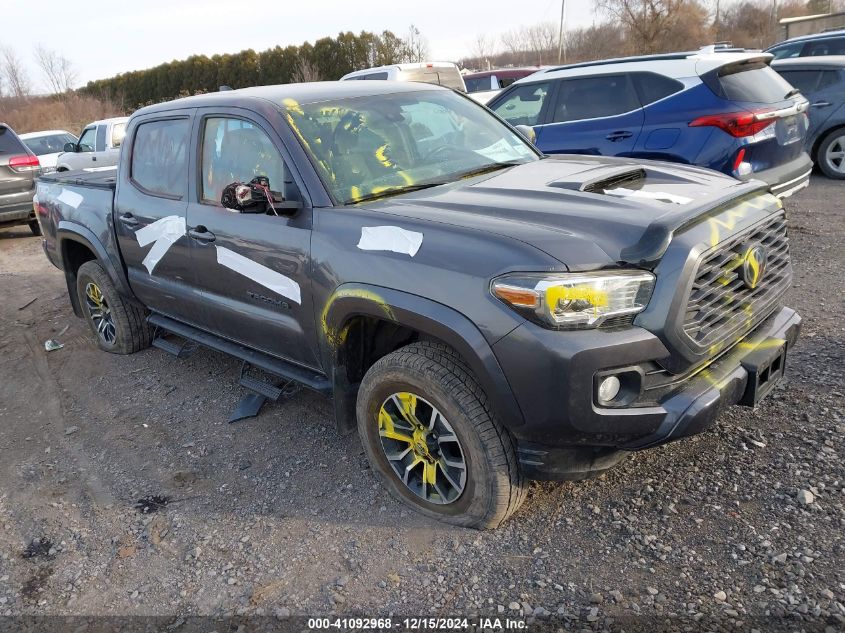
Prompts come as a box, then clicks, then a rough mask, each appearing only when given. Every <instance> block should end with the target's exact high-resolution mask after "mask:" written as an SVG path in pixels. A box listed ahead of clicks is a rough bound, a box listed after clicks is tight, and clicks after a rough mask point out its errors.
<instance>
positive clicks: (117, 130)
mask: <svg viewBox="0 0 845 633" xmlns="http://www.w3.org/2000/svg"><path fill="white" fill-rule="evenodd" d="M124 136H126V123H115V124H114V125H113V126H112V129H111V146H112V147H120V145H121V144H122V143H123V137H124Z"/></svg>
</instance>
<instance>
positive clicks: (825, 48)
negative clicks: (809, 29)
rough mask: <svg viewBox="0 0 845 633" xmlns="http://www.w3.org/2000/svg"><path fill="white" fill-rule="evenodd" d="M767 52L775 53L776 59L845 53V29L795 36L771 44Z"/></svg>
mask: <svg viewBox="0 0 845 633" xmlns="http://www.w3.org/2000/svg"><path fill="white" fill-rule="evenodd" d="M766 52H767V53H771V54H772V55H774V57H775V59H789V58H791V57H823V56H825V55H845V29H839V30H837V31H826V32H824V33H813V34H812V35H801V36H800V37H793V38H792V39H789V40H786V41H783V42H779V43H777V44H775V45H774V46H770V47H769V48H767V49H766Z"/></svg>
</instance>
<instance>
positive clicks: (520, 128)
mask: <svg viewBox="0 0 845 633" xmlns="http://www.w3.org/2000/svg"><path fill="white" fill-rule="evenodd" d="M514 129H515V130H516V131H517V132H519V133H520V134H522V136H524V137H525V140H527V141H528V142H529V143H531V144H532V145H534V144H535V143H536V142H537V133H536V132H535V131H534V128H533V127H531V126H530V125H516V126H514Z"/></svg>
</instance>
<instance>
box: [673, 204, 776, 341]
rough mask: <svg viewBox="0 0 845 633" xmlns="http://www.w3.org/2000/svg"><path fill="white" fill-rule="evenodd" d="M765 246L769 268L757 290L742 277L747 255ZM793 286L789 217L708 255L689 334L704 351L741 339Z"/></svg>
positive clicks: (690, 310) (690, 305)
mask: <svg viewBox="0 0 845 633" xmlns="http://www.w3.org/2000/svg"><path fill="white" fill-rule="evenodd" d="M758 245H759V246H762V247H763V248H764V249H765V250H766V255H767V264H766V267H765V270H764V273H763V276H762V278H761V280H760V281H759V282H758V283H757V285H756V287H754V288H749V287H748V286H747V285H746V284H745V282H744V281H743V280H742V278H741V277H740V274H739V268H740V266H741V263H742V255H743V254H744V253H745V252H746V251H747V249H749V248H751V247H754V246H758ZM791 281H792V266H791V264H790V261H789V240H788V239H787V235H786V215H785V213H784V212H783V211H781V212H780V213H778V214H776V215H775V216H774V217H772V218H769V219H768V220H766V221H764V222H763V223H761V224H758V225H757V226H754V227H751V228H750V229H748V230H747V231H744V232H742V233H739V234H737V235H734V236H732V237H730V238H729V239H727V240H725V241H724V242H721V243H720V244H718V245H717V246H715V247H714V248H713V249H711V250H710V251H708V252H706V253H705V254H704V256H703V257H702V259H701V261H700V262H699V264H698V269H697V271H696V273H695V279H694V281H693V284H692V289H691V290H690V295H689V299H688V300H687V307H686V313H685V315H684V320H683V332H684V334H685V335H686V336H687V337H688V338H689V340H690V341H691V342H692V343H693V344H694V345H696V346H698V347H699V348H700V349H706V348H711V347H713V346H719V345H721V344H722V343H723V342H725V341H729V340H732V339H736V338H739V337H740V336H742V335H744V334H745V333H746V332H748V331H749V330H750V329H751V328H753V327H754V326H755V325H756V324H757V323H759V322H760V321H762V320H763V319H764V318H765V317H767V316H768V315H769V314H770V313H771V311H772V310H773V309H774V308H775V307H776V306H777V303H778V300H779V299H780V298H781V297H782V296H783V294H784V293H785V292H786V290H787V289H788V288H789V286H790V284H791Z"/></svg>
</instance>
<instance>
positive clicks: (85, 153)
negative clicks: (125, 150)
mask: <svg viewBox="0 0 845 633" xmlns="http://www.w3.org/2000/svg"><path fill="white" fill-rule="evenodd" d="M128 120H129V117H125V116H122V117H115V118H113V119H103V120H102V121H94V122H93V123H89V124H88V125H86V126H85V129H84V130H82V134H80V135H79V141H78V142H76V143H66V144H65V147H64V150H65V151H64V153H63V154H60V155H59V157H58V159H57V160H56V171H73V170H77V169H90V168H94V167H113V166H114V165H117V159H118V157H119V155H120V144H121V143H122V142H123V137H124V136H126V122H127V121H128Z"/></svg>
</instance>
